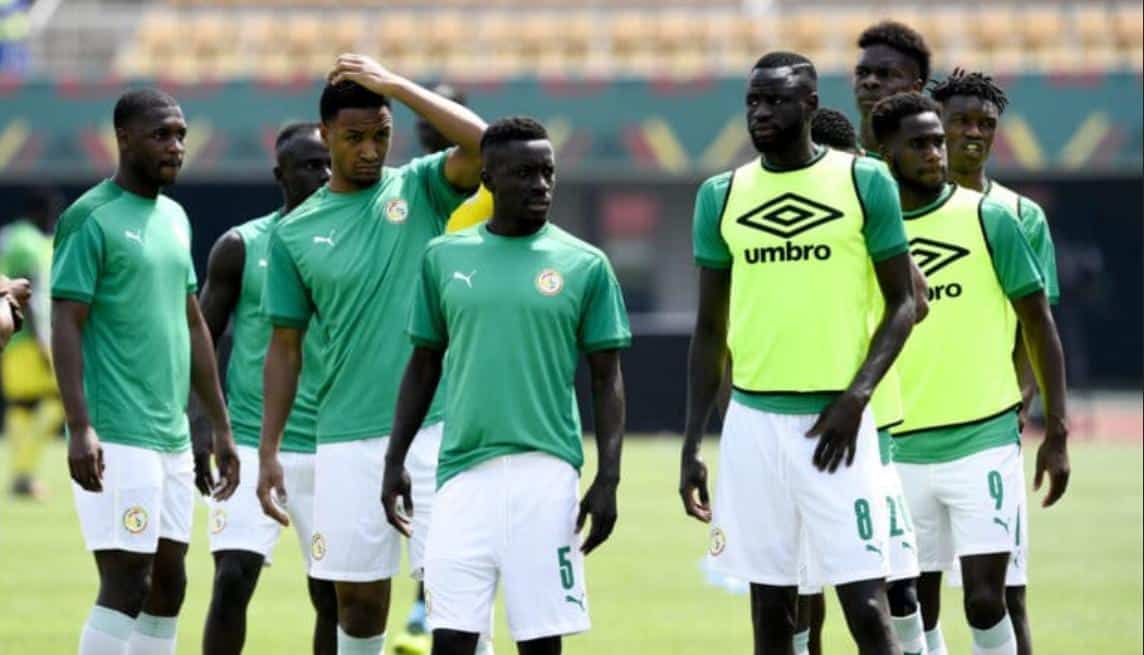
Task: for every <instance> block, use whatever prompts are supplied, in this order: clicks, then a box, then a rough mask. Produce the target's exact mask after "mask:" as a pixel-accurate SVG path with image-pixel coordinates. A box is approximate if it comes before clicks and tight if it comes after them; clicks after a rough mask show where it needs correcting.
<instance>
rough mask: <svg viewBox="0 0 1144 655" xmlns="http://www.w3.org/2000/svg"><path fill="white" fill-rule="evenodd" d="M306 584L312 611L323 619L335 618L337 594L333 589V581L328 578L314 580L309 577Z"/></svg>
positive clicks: (336, 615)
mask: <svg viewBox="0 0 1144 655" xmlns="http://www.w3.org/2000/svg"><path fill="white" fill-rule="evenodd" d="M307 585H308V587H309V590H310V604H311V605H313V606H314V612H316V613H317V615H318V616H319V617H321V618H324V619H329V620H335V621H336V620H337V618H338V594H337V592H336V591H335V590H334V583H333V582H330V581H329V580H315V579H314V578H309V580H308V581H307Z"/></svg>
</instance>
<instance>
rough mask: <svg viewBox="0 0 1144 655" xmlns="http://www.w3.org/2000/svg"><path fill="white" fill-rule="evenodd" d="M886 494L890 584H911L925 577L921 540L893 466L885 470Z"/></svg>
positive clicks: (899, 479) (884, 485) (883, 490)
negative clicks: (910, 581) (918, 544)
mask: <svg viewBox="0 0 1144 655" xmlns="http://www.w3.org/2000/svg"><path fill="white" fill-rule="evenodd" d="M882 494H883V496H885V499H886V511H887V517H888V520H887V521H886V525H887V528H888V529H889V539H888V541H887V544H888V552H887V557H888V559H889V564H890V576H889V578H888V579H889V580H891V581H893V580H907V579H911V578H916V577H918V575H919V574H920V573H921V570H920V568H919V566H918V549H917V538H916V536H915V534H914V524H913V520H912V519H911V517H910V506H909V503H907V502H906V498H905V493H904V492H903V491H902V481H901V478H900V477H899V476H898V469H897V467H895V466H894V465H893V464H892V463H891V464H886V465H883V466H882Z"/></svg>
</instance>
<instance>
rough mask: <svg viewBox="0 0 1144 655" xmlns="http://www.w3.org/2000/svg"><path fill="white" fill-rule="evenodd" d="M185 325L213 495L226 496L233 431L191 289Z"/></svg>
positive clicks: (233, 473) (233, 485) (232, 466)
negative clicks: (205, 427) (206, 426)
mask: <svg viewBox="0 0 1144 655" xmlns="http://www.w3.org/2000/svg"><path fill="white" fill-rule="evenodd" d="M187 329H188V331H189V333H190V338H191V388H192V389H193V390H194V392H195V395H196V396H198V401H199V404H200V405H201V407H202V408H203V410H204V411H205V412H206V415H207V418H208V419H209V420H210V423H211V434H212V443H211V450H212V452H213V453H214V460H215V466H217V467H218V471H219V480H218V484H217V485H216V486H215V488H214V498H215V499H216V500H226V499H227V498H230V496H231V494H233V493H234V490H235V489H237V488H238V475H239V471H238V451H237V450H235V445H234V435H232V434H231V432H230V417H229V416H228V415H227V413H226V401H224V400H223V398H222V389H221V388H220V386H219V381H218V366H217V365H216V364H215V351H214V342H213V341H212V340H211V335H210V332H209V331H208V330H207V323H206V321H205V320H204V319H203V314H202V311H201V310H200V309H199V301H198V299H197V298H195V295H194V294H193V293H192V294H187Z"/></svg>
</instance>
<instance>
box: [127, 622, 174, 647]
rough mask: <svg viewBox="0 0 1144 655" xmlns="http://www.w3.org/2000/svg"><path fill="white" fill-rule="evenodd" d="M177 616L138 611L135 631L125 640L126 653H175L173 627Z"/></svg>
mask: <svg viewBox="0 0 1144 655" xmlns="http://www.w3.org/2000/svg"><path fill="white" fill-rule="evenodd" d="M178 621H179V619H178V617H174V616H152V615H150V614H148V613H146V612H140V613H139V617H138V618H137V619H136V620H135V631H134V632H132V633H131V640H130V641H128V642H127V655H175V628H176V626H177V624H178Z"/></svg>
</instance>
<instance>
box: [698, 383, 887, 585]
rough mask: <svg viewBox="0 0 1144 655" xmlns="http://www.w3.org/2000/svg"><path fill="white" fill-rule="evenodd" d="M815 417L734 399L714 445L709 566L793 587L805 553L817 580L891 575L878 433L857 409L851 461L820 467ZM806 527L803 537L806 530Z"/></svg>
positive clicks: (826, 582) (828, 581) (842, 580)
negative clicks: (716, 475) (715, 464)
mask: <svg viewBox="0 0 1144 655" xmlns="http://www.w3.org/2000/svg"><path fill="white" fill-rule="evenodd" d="M817 419H818V415H816V414H804V415H784V414H772V413H770V412H763V411H759V410H756V409H752V408H750V407H746V406H744V405H742V404H740V403H737V402H735V401H733V400H732V401H731V404H730V407H729V408H728V410H727V416H726V418H725V419H724V422H723V438H722V440H721V442H720V446H719V467H720V469H719V480H718V483H717V484H716V489H715V507H714V517H713V520H712V528H711V548H710V553H709V554H710V557H711V559H712V561H711V565H712V568H713V569H714V570H716V571H717V572H719V573H722V574H724V575H729V576H733V577H736V578H740V579H742V580H746V581H748V582H752V583H757V584H766V585H773V586H782V587H787V586H796V585H797V584H798V582H799V571H800V563H801V561H802V560H803V559H804V558H803V557H802V548H801V544H802V543H803V541H805V543H806V544H807V547H806V555H805V560H806V561H807V563H808V564H809V565H810V566H811V567H812V569H813V570H815V571H818V572H819V573H817V574H816V577H818V579H819V582H821V583H822V584H824V585H839V584H845V583H848V582H855V581H858V580H868V579H873V578H885V577H886V575H887V574H888V573H889V565H888V561H887V557H886V547H887V544H888V541H887V538H886V536H887V534H888V530H889V528H888V526H887V517H886V505H885V501H884V497H883V493H882V482H881V462H880V461H879V457H878V435H877V432H876V431H875V429H874V421H873V419H872V417H871V414H870V412H869V411H867V412H865V413H863V416H862V423H861V426H860V428H859V433H858V441H857V452H856V453H855V457H854V463H853V465H851V466H849V467H847V466H846V465H845V463H844V464H843V465H842V466H840V467H839V468H838V470H837V471H835V472H834V473H827V472H823V471H819V470H818V469H816V468H815V467H814V463H813V462H812V458H813V456H814V450H815V448H816V447H817V446H818V440H817V439H812V438H808V437H806V436H805V435H806V431H807V430H809V429H810V428H811V426H812V425H813V424H814V422H815V421H816V420H817ZM804 530H805V540H804V538H803V534H804V532H803V531H804Z"/></svg>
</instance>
